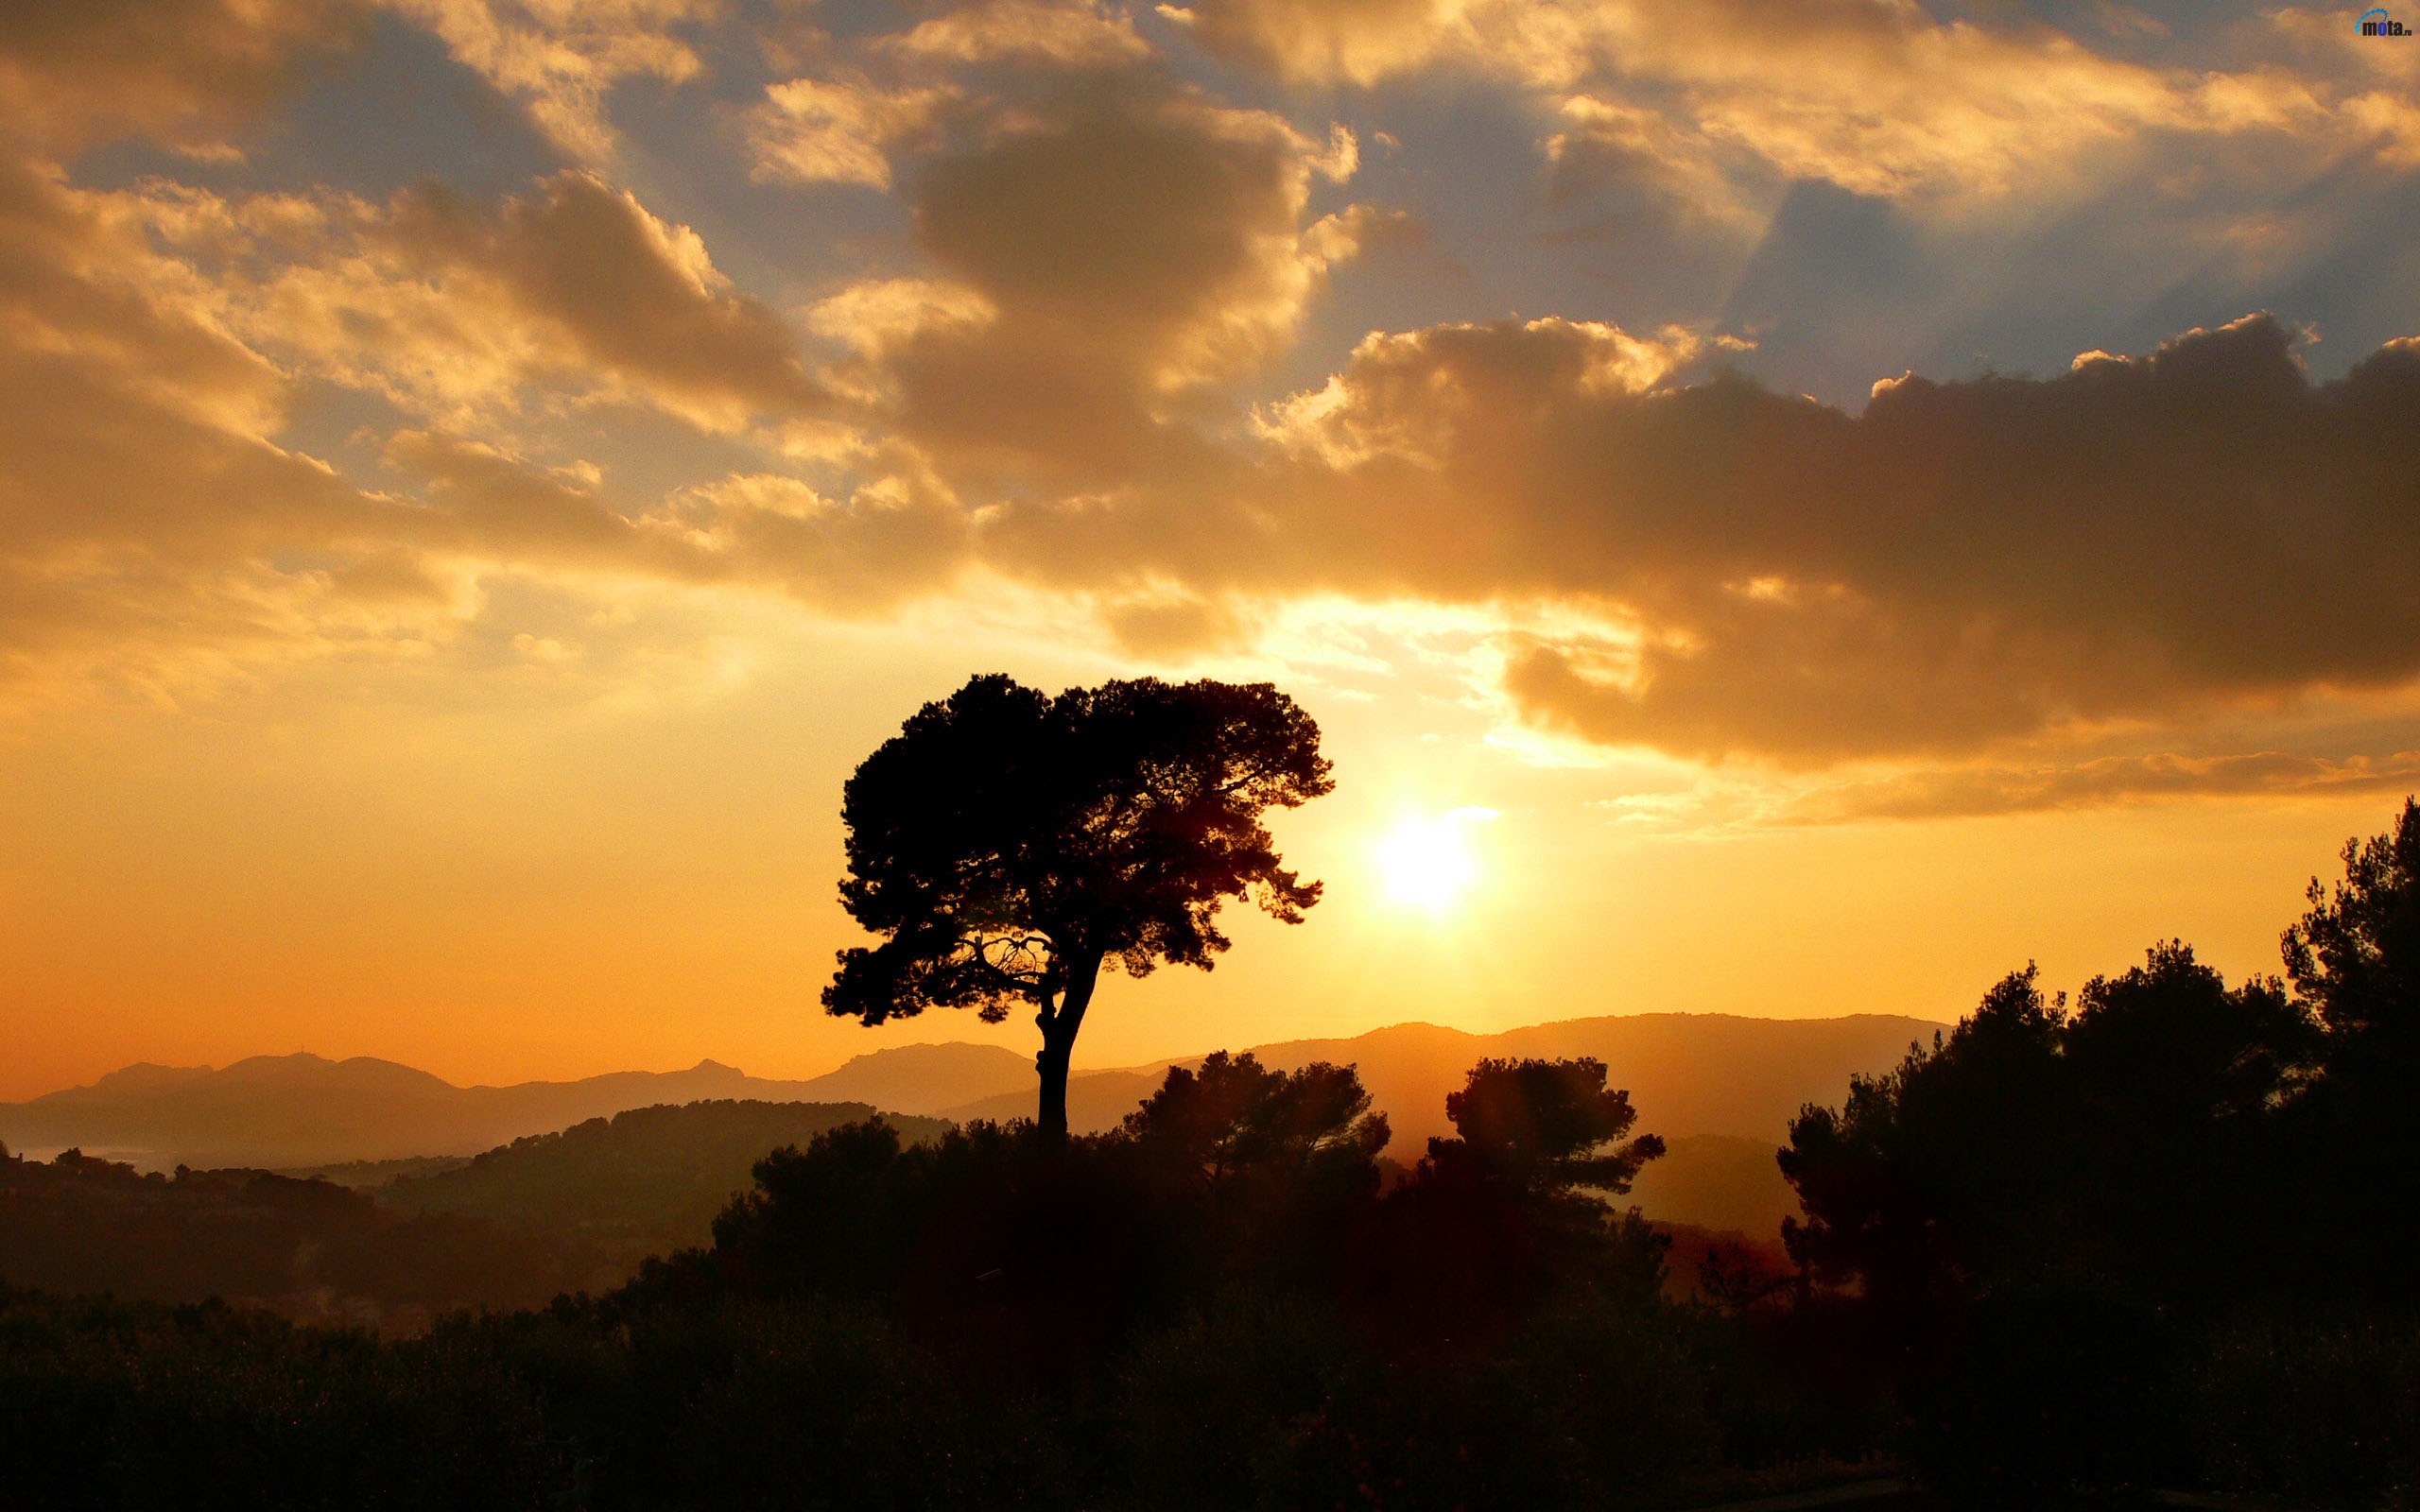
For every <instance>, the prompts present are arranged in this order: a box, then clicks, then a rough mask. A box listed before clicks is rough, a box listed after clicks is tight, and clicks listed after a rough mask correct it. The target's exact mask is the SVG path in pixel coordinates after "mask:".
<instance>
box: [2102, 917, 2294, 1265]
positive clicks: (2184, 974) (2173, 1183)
mask: <svg viewBox="0 0 2420 1512" xmlns="http://www.w3.org/2000/svg"><path fill="white" fill-rule="evenodd" d="M2316 1039H2317V1034H2316V1026H2315V1024H2314V1023H2313V1022H2312V1020H2311V1018H2310V1015H2309V1014H2308V1012H2306V1011H2305V1010H2303V1009H2302V1008H2301V1007H2300V1006H2299V1005H2296V1004H2294V1003H2292V1002H2290V1000H2289V999H2288V998H2287V996H2286V991H2285V987H2284V985H2283V984H2282V983H2280V982H2278V981H2277V980H2276V979H2275V978H2273V977H2253V978H2251V979H2250V980H2248V981H2246V982H2244V983H2243V984H2242V985H2241V986H2239V987H2237V988H2228V987H2227V985H2226V983H2225V981H2224V980H2223V979H2221V977H2220V975H2219V973H2218V972H2217V971H2212V970H2211V969H2210V968H2209V967H2206V966H2204V965H2203V964H2201V963H2200V962H2199V961H2197V960H2195V959H2194V958H2193V950H2192V947H2191V946H2188V945H2186V944H2184V943H2183V942H2181V941H2177V940H2169V941H2168V942H2166V943H2164V944H2160V945H2154V946H2152V949H2151V951H2150V952H2149V954H2148V955H2147V957H2146V959H2145V962H2144V964H2143V965H2141V966H2137V967H2135V968H2134V969H2133V970H2132V971H2127V972H2125V973H2124V974H2123V975H2121V976H2117V977H2098V976H2097V977H2094V978H2093V979H2092V980H2091V981H2090V982H2088V983H2086V984H2085V985H2084V987H2083V990H2082V991H2081V992H2079V993H2077V995H2076V1013H2075V1017H2074V1018H2073V1019H2072V1020H2070V1021H2069V1022H2068V1023H2067V1024H2066V1030H2065V1033H2064V1035H2063V1037H2062V1046H2063V1051H2064V1055H2065V1058H2066V1070H2067V1072H2068V1073H2069V1074H2070V1077H2071V1079H2072V1081H2073V1083H2074V1085H2075V1089H2076V1096H2077V1100H2078V1103H2077V1117H2078V1118H2079V1119H2080V1120H2081V1124H2080V1129H2081V1131H2082V1132H2083V1133H2084V1134H2086V1135H2087V1136H2088V1138H2089V1145H2090V1147H2089V1151H2088V1153H2087V1154H2086V1155H2085V1156H2084V1158H2083V1159H2081V1160H2079V1161H2078V1162H2077V1163H2076V1165H2075V1167H2074V1168H2073V1182H2074V1188H2075V1191H2076V1194H2077V1196H2076V1201H2075V1203H2074V1210H2075V1214H2076V1217H2077V1219H2078V1223H2079V1227H2080V1229H2082V1232H2081V1233H2080V1234H2079V1235H2078V1238H2079V1239H2080V1241H2081V1242H2083V1243H2085V1244H2088V1245H2089V1246H2090V1253H2091V1257H2092V1259H2093V1262H2094V1263H2096V1264H2097V1265H2099V1266H2100V1268H2101V1269H2102V1270H2104V1271H2106V1272H2107V1273H2109V1274H2111V1275H2114V1276H2118V1277H2121V1278H2123V1279H2124V1280H2127V1282H2128V1283H2129V1284H2130V1285H2131V1286H2132V1287H2133V1288H2134V1289H2135V1291H2136V1293H2137V1294H2139V1295H2148V1296H2157V1297H2188V1296H2200V1297H2222V1296H2226V1295H2230V1294H2237V1293H2240V1292H2241V1291H2242V1290H2243V1289H2244V1288H2245V1287H2246V1286H2249V1285H2254V1284H2256V1283H2257V1282H2258V1280H2259V1278H2260V1276H2262V1275H2264V1274H2265V1275H2267V1276H2269V1277H2272V1278H2274V1277H2276V1276H2278V1275H2280V1274H2281V1273H2282V1266H2283V1264H2284V1263H2285V1261H2286V1257H2287V1256H2288V1255H2290V1251H2291V1248H2292V1246H2293V1243H2294V1241H2295V1240H2296V1238H2297V1237H2298V1236H2297V1234H2296V1232H2295V1226H2294V1214H2293V1213H2292V1212H2291V1211H2289V1205H2288V1203H2287V1200H2286V1198H2287V1194H2288V1193H2289V1192H2290V1190H2291V1189H2292V1188H2293V1187H2294V1186H2295V1185H2296V1184H2297V1183H2298V1182H2300V1181H2302V1180H2303V1179H2305V1177H2304V1175H2303V1173H2300V1172H2298V1171H2296V1170H2295V1169H2294V1155H2293V1152H2292V1150H2291V1148H2290V1143H2289V1141H2288V1139H2287V1138H2286V1136H2285V1131H2284V1127H2283V1124H2282V1121H2281V1117H2280V1115H2281V1113H2282V1112H2283V1110H2284V1108H2285V1105H2286V1103H2287V1102H2288V1101H2289V1100H2290V1099H2291V1098H2293V1097H2294V1096H2295V1095H2296V1094H2297V1093H2299V1092H2300V1091H2301V1090H2302V1089H2303V1087H2304V1085H2305V1082H2306V1080H2307V1079H2308V1075H2309V1073H2310V1068H2311V1061H2312V1057H2313V1053H2314V1050H2315V1048H2316V1045H2315V1041H2316Z"/></svg>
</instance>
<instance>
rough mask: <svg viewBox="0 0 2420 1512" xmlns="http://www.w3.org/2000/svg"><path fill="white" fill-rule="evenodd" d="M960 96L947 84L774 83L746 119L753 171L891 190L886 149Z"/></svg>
mask: <svg viewBox="0 0 2420 1512" xmlns="http://www.w3.org/2000/svg"><path fill="white" fill-rule="evenodd" d="M958 100H959V95H958V93H957V92H956V91H955V90H952V89H946V88H940V87H933V86H923V87H915V88H906V89H894V90H885V89H880V88H877V87H875V86H874V85H873V84H871V83H869V82H867V81H866V79H865V78H864V77H862V76H857V77H837V78H830V79H817V78H794V79H791V80H789V81H788V82H787V83H781V84H774V85H771V86H769V88H767V90H766V91H765V101H764V103H763V104H761V105H759V106H757V107H755V108H754V109H753V110H752V111H750V112H748V114H747V117H746V121H747V126H746V129H747V133H748V143H749V146H750V148H751V150H752V153H753V154H754V159H755V165H754V170H753V172H754V176H755V177H756V178H758V179H760V180H789V181H791V182H795V183H855V184H863V185H864V186H866V187H867V188H870V189H889V188H890V159H891V155H892V154H893V153H894V152H896V151H898V150H899V149H900V148H901V147H902V146H904V145H906V144H908V143H909V142H911V141H913V140H914V139H915V138H916V137H918V136H920V135H922V134H924V133H925V132H926V131H928V130H930V129H932V127H933V125H934V124H935V122H936V121H938V120H939V119H940V117H941V116H942V113H943V112H945V111H947V110H949V109H951V108H952V107H953V106H954V105H956V104H957V103H958Z"/></svg>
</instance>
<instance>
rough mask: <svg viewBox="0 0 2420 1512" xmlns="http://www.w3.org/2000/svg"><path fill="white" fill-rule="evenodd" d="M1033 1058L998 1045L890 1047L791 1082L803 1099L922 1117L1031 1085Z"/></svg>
mask: <svg viewBox="0 0 2420 1512" xmlns="http://www.w3.org/2000/svg"><path fill="white" fill-rule="evenodd" d="M1033 1077H1034V1072H1033V1057H1032V1056H1030V1055H1020V1054H1018V1053H1017V1052H1016V1051H1013V1050H1006V1049H1003V1048H1001V1047H1000V1046H998V1045H971V1044H966V1043H964V1042H962V1041H961V1042H952V1043H950V1044H943V1045H895V1046H893V1047H892V1048H890V1049H889V1050H876V1051H874V1052H873V1053H872V1054H870V1055H863V1056H859V1057H856V1059H854V1060H851V1061H850V1062H849V1063H848V1064H847V1065H845V1066H842V1067H841V1068H840V1069H839V1070H838V1071H832V1072H826V1073H824V1074H822V1075H821V1076H816V1077H812V1078H810V1079H808V1080H806V1081H803V1082H796V1083H792V1084H791V1085H793V1086H795V1087H796V1088H797V1089H798V1094H797V1095H798V1098H799V1100H800V1101H802V1102H813V1103H871V1104H873V1106H874V1107H876V1108H884V1109H887V1110H889V1111H890V1112H893V1113H913V1114H919V1115H924V1116H932V1115H936V1114H939V1113H940V1112H941V1111H942V1109H943V1108H956V1107H958V1106H959V1105H960V1104H961V1103H972V1102H976V1101H978V1100H980V1099H983V1098H986V1097H997V1096H1001V1095H1003V1094H1006V1093H1011V1092H1016V1091H1027V1092H1029V1093H1030V1091H1031V1089H1032V1087H1033V1085H1034V1080H1033Z"/></svg>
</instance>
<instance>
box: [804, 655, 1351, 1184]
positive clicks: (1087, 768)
mask: <svg viewBox="0 0 2420 1512" xmlns="http://www.w3.org/2000/svg"><path fill="white" fill-rule="evenodd" d="M1334 785H1335V784H1334V782H1332V780H1331V779H1330V778H1329V776H1328V763H1327V761H1326V760H1325V759H1324V758H1322V756H1321V755H1320V751H1319V727H1318V726H1317V725H1315V724H1313V723H1312V721H1311V719H1310V716H1309V715H1307V714H1305V713H1303V711H1302V710H1301V709H1299V708H1297V707H1296V706H1295V704H1294V702H1293V700H1292V699H1290V698H1288V697H1287V696H1286V695H1284V694H1282V693H1280V692H1278V691H1277V690H1276V689H1275V688H1274V687H1271V685H1269V684H1268V683H1251V684H1245V685H1236V684H1230V683H1223V682H1210V681H1201V682H1189V683H1184V684H1183V685H1181V686H1180V685H1171V684H1169V683H1166V682H1162V681H1159V680H1158V679H1151V678H1144V679H1136V680H1133V681H1120V682H1108V683H1103V684H1102V685H1101V686H1099V687H1098V688H1070V689H1068V690H1067V691H1066V692H1064V693H1063V694H1061V695H1060V696H1058V697H1057V698H1050V697H1046V696H1044V695H1043V694H1041V693H1040V692H1038V691H1036V690H1034V689H1031V688H1027V687H1023V686H1021V685H1019V684H1018V683H1016V682H1015V681H1013V680H1011V679H1009V678H1007V677H1003V676H998V675H994V676H989V677H978V678H975V679H971V680H969V681H968V682H967V684H966V686H964V687H963V688H960V689H959V691H958V692H956V693H955V694H952V695H951V696H950V697H949V698H948V700H947V701H945V702H940V703H928V704H926V705H925V707H924V708H923V709H921V710H919V711H918V712H917V713H915V714H914V716H912V717H911V718H909V719H908V723H907V725H906V727H905V728H903V729H902V730H901V731H900V732H899V733H898V734H897V735H895V736H893V737H892V738H891V739H890V740H889V741H887V742H885V743H884V744H883V746H882V747H881V748H880V749H878V750H876V751H875V752H874V753H873V755H871V756H869V757H867V758H866V760H865V762H864V764H863V765H860V766H859V767H858V768H857V770H856V775H855V776H854V777H852V778H850V779H849V782H848V787H847V789H846V794H845V797H844V800H843V803H842V808H841V819H842V822H843V823H844V824H845V825H846V826H847V829H848V860H849V875H848V877H847V879H846V880H845V881H843V882H842V883H841V885H840V900H841V902H842V903H843V904H844V905H845V906H846V907H847V908H848V910H849V912H850V914H851V915H852V916H854V917H855V918H856V920H857V922H859V923H860V924H863V925H864V926H865V927H866V928H868V929H870V930H872V931H873V932H874V933H876V934H878V935H884V936H889V937H888V938H887V939H886V940H885V941H884V942H883V943H882V944H880V945H878V946H875V947H873V948H872V949H866V948H863V947H859V948H856V949H851V950H846V951H843V952H841V953H840V970H839V972H838V976H837V977H836V978H835V979H834V981H833V982H832V984H831V986H830V987H828V988H825V989H824V993H823V1005H824V1007H825V1008H826V1009H827V1010H828V1011H830V1012H831V1013H834V1014H836V1015H840V1016H843V1017H853V1018H857V1019H861V1020H863V1021H864V1022H866V1023H868V1024H876V1023H880V1022H884V1021H885V1020H887V1019H890V1018H894V1017H905V1016H908V1015H912V1014H915V1013H919V1012H921V1011H923V1010H924V1008H925V1006H927V1005H942V1006H948V1007H974V1008H976V1009H977V1012H978V1014H979V1015H980V1016H981V1017H982V1018H983V1020H984V1021H985V1022H999V1021H1000V1020H1002V1019H1005V1018H1006V1017H1007V1016H1008V1013H1009V1010H1010V1008H1011V1006H1012V1005H1016V1004H1020V1003H1027V1004H1031V1005H1033V1007H1034V1009H1035V1013H1034V1022H1036V1023H1037V1024H1038V1025H1039V1026H1040V1027H1041V1030H1042V1050H1041V1053H1040V1054H1039V1055H1038V1056H1036V1057H1035V1058H1034V1065H1035V1069H1036V1071H1037V1073H1038V1074H1039V1075H1040V1077H1041V1083H1042V1085H1041V1100H1040V1112H1039V1122H1040V1125H1041V1127H1042V1130H1043V1133H1044V1136H1045V1138H1046V1139H1047V1140H1049V1141H1051V1142H1053V1143H1063V1142H1064V1140H1065V1138H1066V1130H1067V1067H1068V1062H1069V1057H1070V1056H1071V1055H1072V1053H1073V1051H1074V1048H1075V1043H1076V1035H1077V1031H1078V1030H1080V1028H1081V1027H1082V1026H1083V1022H1084V1014H1085V1011H1086V1009H1087V1008H1089V1007H1090V1006H1091V1004H1092V997H1093V988H1094V984H1095V982H1096V981H1097V979H1098V976H1099V972H1100V969H1101V967H1102V965H1103V964H1104V963H1110V962H1115V964H1116V965H1118V966H1119V967H1121V968H1123V969H1124V970H1125V971H1127V973H1128V974H1130V975H1134V976H1141V975H1144V974H1146V973H1148V972H1150V971H1151V970H1152V969H1153V968H1154V967H1155V966H1157V965H1158V964H1159V963H1161V962H1163V961H1167V962H1170V963H1174V964H1178V965H1184V966H1195V967H1200V968H1201V969H1203V970H1205V971H1206V970H1208V969H1209V968H1210V966H1211V964H1212V957H1214V956H1215V955H1217V954H1219V952H1221V951H1223V950H1225V949H1226V948H1227V945H1228V940H1227V937H1226V936H1224V935H1222V934H1220V933H1219V929H1218V925H1217V916H1218V912H1219V905H1220V904H1221V903H1222V902H1225V901H1226V900H1227V899H1229V898H1243V899H1249V900H1250V901H1251V902H1253V903H1255V904H1256V905H1258V906H1259V907H1260V908H1262V909H1263V910H1264V911H1266V912H1267V913H1269V914H1270V915H1271V916H1272V917H1274V918H1276V919H1282V920H1284V921H1286V922H1288V923H1295V922H1299V921H1300V920H1301V919H1302V917H1303V910H1304V909H1305V908H1307V907H1309V906H1310V905H1311V904H1313V903H1315V902H1318V901H1319V896H1320V885H1319V884H1318V883H1316V882H1310V883H1305V882H1302V881H1299V880H1297V878H1296V876H1295V874H1294V873H1293V872H1291V871H1288V870H1287V869H1286V868H1284V867H1283V866H1282V865H1280V858H1279V856H1278V854H1277V852H1276V850H1275V849H1274V847H1273V846H1272V844H1271V839H1270V835H1269V832H1268V830H1266V829H1265V828H1263V827H1262V825H1261V823H1260V816H1261V815H1262V813H1263V812H1264V811H1265V810H1267V809H1270V808H1271V807H1277V808H1292V807H1295V806H1297V805H1299V804H1301V803H1303V802H1305V801H1306V800H1308V799H1314V798H1317V797H1319V796H1320V795H1322V794H1323V793H1325V792H1327V791H1328V790H1329V789H1330V788H1331V787H1333V786H1334Z"/></svg>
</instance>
